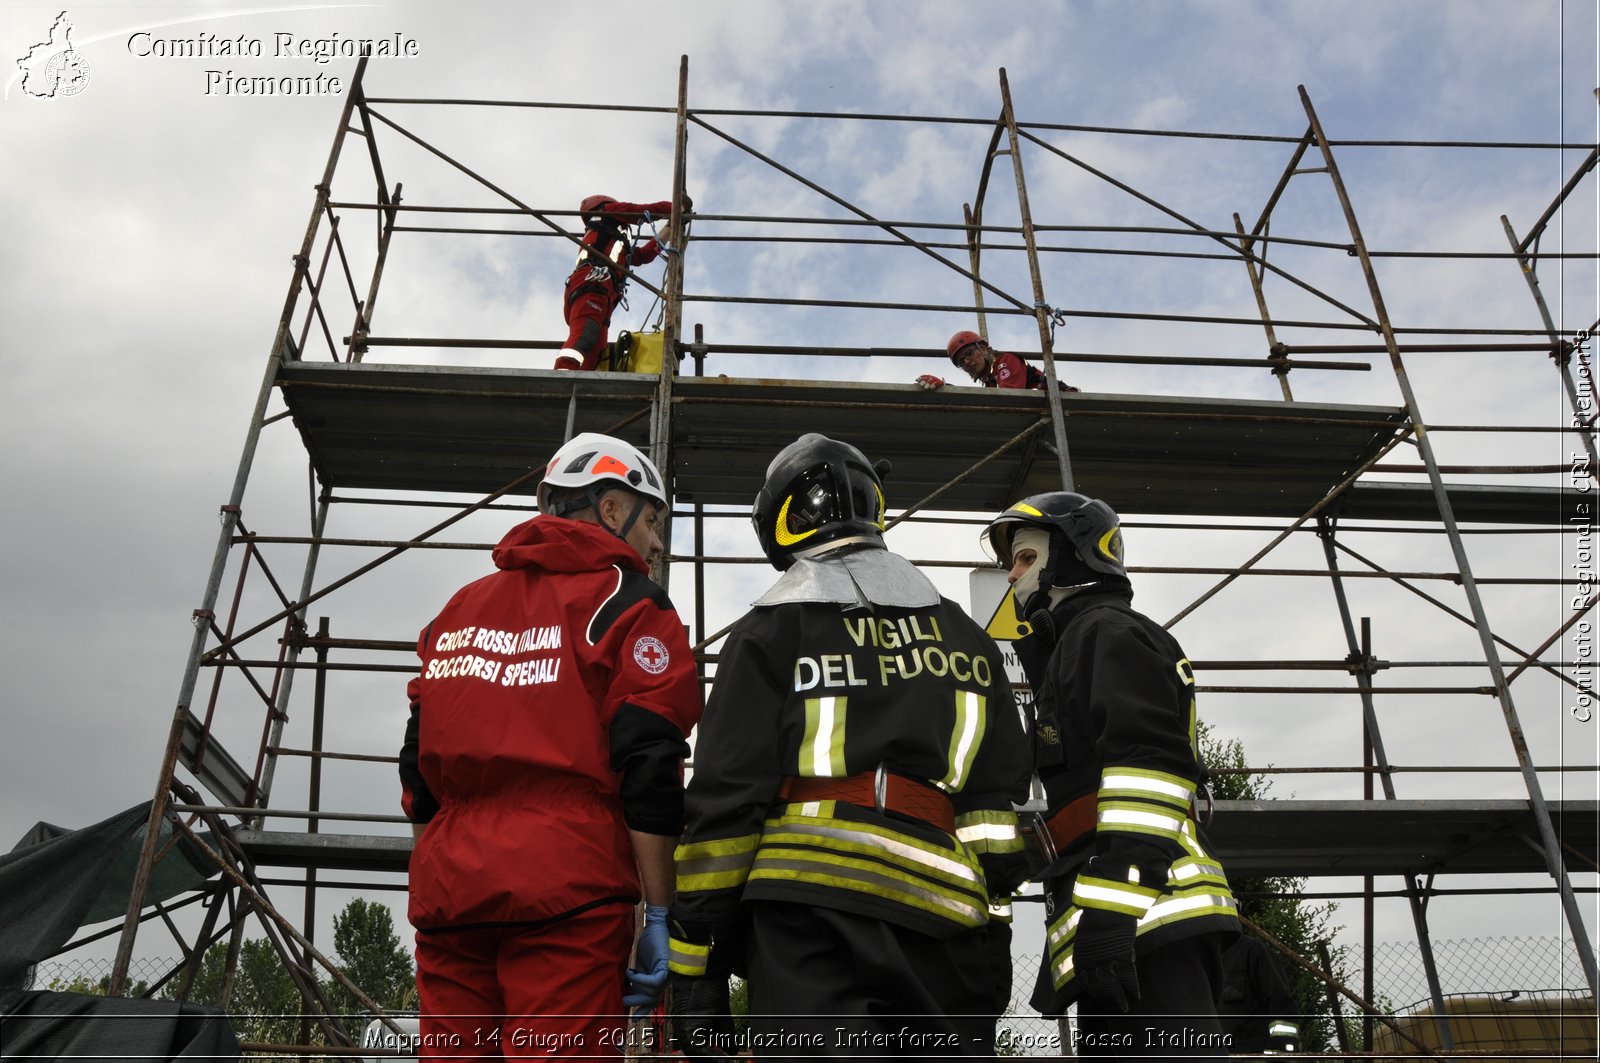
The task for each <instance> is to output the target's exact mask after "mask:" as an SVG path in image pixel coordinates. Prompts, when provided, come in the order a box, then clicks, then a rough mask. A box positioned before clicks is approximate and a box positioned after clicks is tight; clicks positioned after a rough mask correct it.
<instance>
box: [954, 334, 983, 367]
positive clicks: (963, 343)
mask: <svg viewBox="0 0 1600 1063" xmlns="http://www.w3.org/2000/svg"><path fill="white" fill-rule="evenodd" d="M974 343H983V344H984V345H985V346H987V341H985V340H984V338H983V337H982V336H980V335H978V334H977V333H976V332H973V331H972V330H970V329H962V330H961V331H960V332H958V333H956V334H955V335H954V336H951V337H950V342H949V343H947V344H945V347H944V351H945V353H946V354H948V355H949V356H950V364H951V365H960V364H961V359H960V358H958V357H957V355H959V354H960V353H961V352H962V351H964V350H966V349H967V348H968V347H971V346H972V345H973V344H974Z"/></svg>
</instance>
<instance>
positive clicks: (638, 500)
mask: <svg viewBox="0 0 1600 1063" xmlns="http://www.w3.org/2000/svg"><path fill="white" fill-rule="evenodd" d="M615 490H617V488H615V487H605V488H602V489H598V490H597V489H595V488H590V492H591V494H590V498H591V499H592V500H593V505H594V515H595V517H596V518H597V519H598V520H599V521H600V527H602V528H604V529H605V530H606V531H608V532H610V533H611V534H612V535H615V536H616V537H617V538H618V539H621V540H622V541H623V542H627V541H628V533H629V532H630V531H632V530H633V526H634V524H635V523H636V522H637V521H638V519H639V514H641V513H643V512H644V507H645V501H646V500H645V497H644V496H643V495H641V494H639V493H638V492H637V491H626V492H624V493H625V494H627V495H628V497H629V498H632V499H633V509H631V510H630V511H629V512H628V519H627V520H625V521H623V522H622V527H621V528H613V527H612V526H611V525H609V524H607V523H606V518H605V514H603V513H601V512H600V500H601V499H602V498H604V497H605V496H606V495H607V494H608V493H609V492H611V491H615Z"/></svg>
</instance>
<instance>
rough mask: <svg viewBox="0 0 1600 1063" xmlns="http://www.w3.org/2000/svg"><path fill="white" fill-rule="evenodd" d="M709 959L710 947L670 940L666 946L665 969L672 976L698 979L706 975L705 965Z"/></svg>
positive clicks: (674, 939) (675, 939)
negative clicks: (680, 975) (679, 975)
mask: <svg viewBox="0 0 1600 1063" xmlns="http://www.w3.org/2000/svg"><path fill="white" fill-rule="evenodd" d="M710 959H711V946H710V945H696V944H695V943H694V942H692V941H679V940H678V939H677V938H671V939H670V944H669V945H668V946H667V969H668V970H670V971H672V972H673V973H674V974H686V975H689V976H690V977H691V978H700V977H702V976H703V975H704V974H705V973H706V965H707V963H708V962H709V961H710Z"/></svg>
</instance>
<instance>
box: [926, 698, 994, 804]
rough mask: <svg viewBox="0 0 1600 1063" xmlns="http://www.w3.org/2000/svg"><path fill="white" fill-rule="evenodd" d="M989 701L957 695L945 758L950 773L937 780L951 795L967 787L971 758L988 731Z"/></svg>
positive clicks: (976, 752)
mask: <svg viewBox="0 0 1600 1063" xmlns="http://www.w3.org/2000/svg"><path fill="white" fill-rule="evenodd" d="M987 709H988V699H987V698H985V697H984V696H983V695H982V694H978V693H975V692H973V691H970V690H958V691H956V726H955V729H954V730H953V731H951V733H950V750H949V753H948V755H947V757H946V763H947V764H949V770H947V771H946V772H945V773H944V777H943V778H941V779H938V780H937V782H938V783H939V785H941V786H943V787H944V788H945V789H947V790H949V791H951V792H952V793H954V792H956V791H958V790H960V789H961V788H962V787H963V786H965V785H966V783H967V775H968V773H969V772H971V771H972V761H973V758H974V757H976V756H977V755H978V746H979V745H980V744H981V743H982V742H983V733H984V731H986V730H987V729H988V727H989V713H988V711H987Z"/></svg>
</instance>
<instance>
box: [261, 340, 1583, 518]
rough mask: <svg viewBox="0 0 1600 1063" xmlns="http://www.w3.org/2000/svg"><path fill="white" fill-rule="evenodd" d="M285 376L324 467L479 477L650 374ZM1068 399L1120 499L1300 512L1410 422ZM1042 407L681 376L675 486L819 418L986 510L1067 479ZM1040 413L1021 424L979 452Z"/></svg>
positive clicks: (748, 473) (1511, 492) (338, 479)
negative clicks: (989, 458) (1032, 429)
mask: <svg viewBox="0 0 1600 1063" xmlns="http://www.w3.org/2000/svg"><path fill="white" fill-rule="evenodd" d="M277 383H278V386H279V388H280V389H281V391H282V393H283V396H284V400H285V402H286V404H287V405H288V408H289V410H290V412H291V413H292V414H293V417H294V420H295V423H296V425H298V427H299V429H300V433H301V436H302V437H303V439H304V442H305V446H306V449H307V451H308V452H309V454H310V455H311V459H312V461H313V462H314V463H315V465H316V469H317V473H318V475H319V476H320V477H321V479H322V481H323V482H324V483H325V484H327V485H328V486H330V487H333V488H343V489H350V488H360V489H368V490H392V491H427V492H443V493H454V494H465V495H472V496H482V495H486V494H489V493H491V492H494V491H498V490H500V489H501V488H503V487H505V486H506V485H507V484H509V483H511V482H512V481H514V480H516V479H517V478H518V477H520V476H523V475H525V474H526V473H527V472H528V471H529V470H530V469H532V468H535V467H537V466H538V464H539V463H541V462H543V461H544V460H545V459H546V458H547V457H548V456H549V455H550V454H551V453H552V452H553V451H554V450H555V449H556V447H558V446H559V445H560V444H561V441H562V440H563V438H565V433H566V429H567V424H568V420H569V417H570V419H571V423H572V426H573V430H574V431H577V432H586V431H604V432H610V433H612V434H615V435H619V436H621V437H623V438H625V439H628V440H629V441H631V442H633V443H635V444H638V445H641V446H642V445H644V444H645V443H647V442H648V439H649V430H650V406H651V402H652V400H653V398H654V396H655V393H656V391H657V386H658V381H657V380H656V378H655V377H653V376H645V375H641V374H632V373H558V372H555V371H552V370H538V369H526V370H523V369H486V368H461V367H437V366H406V365H376V364H370V363H309V362H289V363H286V364H285V365H284V366H283V367H282V369H281V371H280V373H279V377H278V381H277ZM1063 404H1064V407H1065V409H1066V411H1067V415H1068V420H1067V434H1068V447H1069V450H1070V458H1071V462H1072V469H1073V475H1074V480H1075V482H1076V485H1077V489H1078V490H1079V491H1081V492H1083V493H1085V494H1089V495H1093V496H1095V497H1098V498H1103V499H1105V500H1106V501H1107V502H1109V503H1110V504H1111V505H1112V506H1113V507H1115V508H1116V509H1117V510H1118V512H1120V513H1123V514H1167V515H1176V516H1210V517H1261V518H1282V519H1292V518H1295V517H1299V516H1301V515H1302V514H1304V513H1305V512H1306V511H1307V510H1308V509H1310V508H1311V507H1312V506H1314V505H1315V504H1316V503H1317V502H1318V501H1319V500H1321V499H1322V498H1323V497H1324V496H1325V495H1326V494H1327V492H1328V491H1329V490H1330V489H1332V488H1333V487H1334V486H1336V485H1337V484H1339V483H1340V482H1341V481H1342V480H1344V479H1345V478H1346V477H1347V476H1348V475H1349V474H1350V473H1352V472H1354V471H1355V470H1356V469H1358V468H1359V467H1360V466H1361V465H1362V464H1363V463H1365V462H1366V461H1368V460H1370V459H1371V458H1372V457H1373V456H1374V455H1375V454H1376V453H1377V452H1378V451H1379V449H1380V448H1381V447H1382V446H1383V444H1384V443H1385V442H1387V441H1388V440H1390V439H1391V438H1393V436H1394V434H1395V432H1396V431H1397V430H1398V429H1399V428H1401V427H1402V426H1403V425H1404V423H1405V414H1404V411H1403V410H1402V409H1400V408H1398V407H1391V406H1350V405H1328V404H1319V403H1305V402H1269V401H1260V400H1239V399H1212V398H1184V397H1173V396H1163V395H1111V394H1092V393H1079V394H1072V395H1067V396H1065V397H1064V399H1063ZM1048 421H1049V414H1048V406H1047V400H1046V397H1045V396H1044V394H1043V393H1041V392H1037V391H1009V390H1006V391H1002V390H998V389H992V388H971V387H948V388H945V389H943V390H941V391H938V392H924V391H922V390H920V389H918V388H916V387H915V386H913V385H903V384H875V383H839V382H831V381H807V380H758V379H730V378H727V377H680V378H678V379H677V380H676V381H675V382H674V384H673V415H672V425H673V441H674V465H675V469H674V472H675V485H676V489H677V498H678V500H679V501H682V502H702V503H705V504H707V505H732V506H748V505H749V504H750V501H751V499H753V498H754V497H755V494H756V491H757V490H758V489H759V487H760V486H761V480H762V476H763V474H764V471H765V469H766V466H767V462H768V461H769V460H770V459H771V458H772V455H773V454H774V453H776V452H777V450H778V449H779V448H780V447H782V446H783V445H784V444H786V443H788V442H790V441H791V440H793V439H795V438H796V437H798V436H799V435H801V434H802V433H805V432H811V431H817V432H823V433H825V434H828V435H832V436H835V437H837V438H840V439H845V440H847V441H849V442H851V443H854V444H855V445H856V446H858V447H860V448H861V449H862V450H863V451H864V452H865V453H866V454H868V455H869V456H870V457H872V458H873V459H874V460H876V459H879V458H887V459H888V460H889V461H890V462H892V463H893V465H894V471H893V472H892V473H891V475H890V478H889V487H890V493H891V506H892V507H904V506H909V505H912V504H913V503H915V502H917V501H919V500H921V499H923V498H925V497H927V496H928V495H930V494H931V493H932V492H934V491H935V490H938V489H939V488H941V487H943V486H945V485H946V484H948V483H949V482H950V481H953V480H957V479H958V478H961V477H963V476H964V478H963V479H961V480H960V482H959V483H956V484H955V485H954V486H952V487H950V488H949V489H948V490H947V491H946V492H945V493H944V494H943V495H941V496H940V498H939V499H938V500H937V502H935V503H934V504H933V505H932V506H931V507H930V508H932V509H937V510H943V511H957V512H976V513H995V512H998V511H999V510H1001V509H1003V508H1004V507H1005V506H1007V505H1009V504H1010V503H1012V502H1014V501H1016V500H1017V499H1018V498H1021V497H1024V496H1025V495H1028V494H1033V493H1036V492H1039V491H1047V490H1051V489H1053V488H1055V487H1056V486H1058V485H1059V484H1060V473H1059V467H1058V462H1057V460H1056V456H1055V453H1054V446H1053V442H1052V440H1053V433H1052V431H1051V428H1050V425H1049V423H1048ZM1041 422H1043V423H1042V427H1040V428H1039V429H1038V430H1037V431H1036V432H1034V434H1033V435H1032V436H1031V437H1029V438H1028V439H1026V440H1024V441H1023V442H1021V443H1019V444H1017V445H1016V446H1015V447H1013V448H1011V449H1010V450H1008V451H1006V453H1004V454H1002V455H1001V456H1000V457H998V458H996V459H995V460H993V461H990V462H987V463H985V464H983V465H982V466H981V467H978V468H976V469H974V468H973V467H972V466H973V465H974V463H976V462H977V461H978V460H979V459H980V458H982V457H984V456H985V455H987V454H989V453H990V452H992V451H995V450H997V449H999V448H1001V447H1002V446H1004V445H1005V444H1006V443H1007V442H1008V441H1009V440H1011V439H1013V438H1014V437H1016V436H1017V435H1019V434H1020V433H1022V432H1024V431H1026V430H1027V429H1028V428H1029V427H1030V426H1033V425H1039V424H1041ZM1448 490H1449V493H1450V497H1451V499H1452V503H1453V505H1454V508H1455V510H1456V516H1457V519H1458V520H1461V521H1463V522H1472V521H1487V522H1494V523H1510V524H1535V525H1547V524H1551V523H1556V522H1566V521H1569V520H1571V519H1573V511H1574V510H1575V508H1576V506H1577V501H1576V496H1575V495H1573V494H1572V493H1571V492H1564V491H1562V490H1561V489H1559V488H1543V487H1484V486H1476V485H1456V484H1452V485H1450V486H1449V488H1448ZM519 493H523V494H531V493H532V491H531V489H529V488H524V489H523V490H522V491H520V492H519ZM1341 511H1342V512H1343V513H1344V515H1345V516H1347V517H1360V518H1364V519H1372V520H1419V521H1434V520H1437V514H1436V512H1435V511H1434V501H1433V494H1432V491H1431V489H1430V488H1429V486H1428V485H1427V484H1426V483H1395V482H1383V483H1370V482H1365V481H1363V482H1362V483H1360V484H1358V485H1357V486H1356V487H1355V488H1354V489H1353V490H1352V491H1350V492H1349V493H1348V495H1347V497H1346V498H1345V499H1344V500H1343V503H1342V506H1341Z"/></svg>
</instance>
